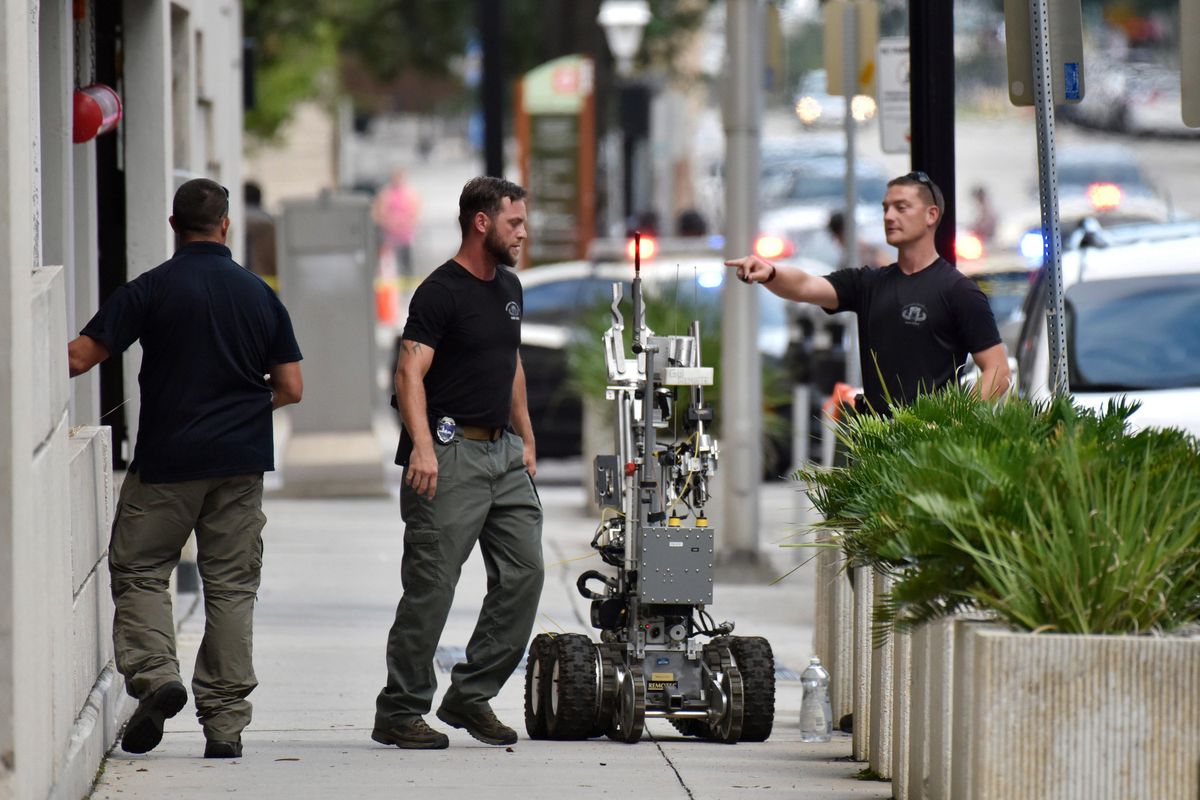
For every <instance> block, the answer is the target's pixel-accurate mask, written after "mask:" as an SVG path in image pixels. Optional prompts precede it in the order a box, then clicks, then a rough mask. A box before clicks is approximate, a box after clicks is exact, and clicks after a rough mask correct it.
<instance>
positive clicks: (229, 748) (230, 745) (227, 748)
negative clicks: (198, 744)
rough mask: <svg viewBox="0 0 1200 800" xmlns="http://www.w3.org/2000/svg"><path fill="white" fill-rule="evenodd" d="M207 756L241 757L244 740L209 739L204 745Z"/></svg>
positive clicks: (205, 755)
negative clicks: (224, 740) (223, 740)
mask: <svg viewBox="0 0 1200 800" xmlns="http://www.w3.org/2000/svg"><path fill="white" fill-rule="evenodd" d="M204 757H205V758H241V757H242V742H241V740H240V739H239V740H238V741H236V742H222V741H219V740H217V739H209V740H208V743H207V744H205V745H204Z"/></svg>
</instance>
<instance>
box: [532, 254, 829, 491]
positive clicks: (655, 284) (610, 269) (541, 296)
mask: <svg viewBox="0 0 1200 800" xmlns="http://www.w3.org/2000/svg"><path fill="white" fill-rule="evenodd" d="M621 244H623V243H618V245H621ZM657 244H658V246H659V247H660V250H659V252H658V253H657V254H656V255H655V256H654V257H653V258H649V259H643V262H642V281H643V288H644V290H645V292H646V294H647V297H649V298H657V299H660V300H665V301H667V302H668V303H671V304H676V303H677V304H679V305H680V306H691V307H696V306H698V307H700V308H708V309H710V313H709V314H707V315H706V316H707V317H708V318H709V319H710V320H716V319H718V318H719V309H720V289H721V286H722V284H723V283H724V281H725V280H727V279H728V274H729V271H730V270H729V268H728V267H725V266H724V264H723V259H722V256H721V255H720V253H719V252H714V251H713V250H711V249H709V248H708V247H707V246H706V245H705V242H704V240H699V241H694V242H693V241H685V240H679V241H677V242H671V241H668V240H660V241H658V242H657ZM785 263H795V264H799V265H800V266H801V267H802V268H803V269H806V270H809V271H813V272H815V273H818V274H821V273H824V272H828V271H829V269H830V267H829V266H828V265H827V264H824V263H821V262H816V261H812V260H807V259H804V260H799V261H797V260H795V259H793V260H789V261H785ZM517 275H518V277H519V278H520V279H521V284H522V288H523V290H524V295H525V312H524V318H523V321H522V326H521V339H522V342H521V361H522V364H523V365H524V368H525V377H526V388H527V392H528V396H529V410H530V416H531V417H532V418H533V420H534V424H535V426H536V428H537V441H538V454H539V455H542V456H545V457H547V458H563V457H570V456H575V455H579V454H580V452H581V440H582V427H583V407H582V400H581V398H580V397H579V395H578V393H577V392H576V390H575V389H574V388H573V386H572V384H571V381H570V380H569V372H568V363H567V355H568V349H569V347H570V345H571V343H572V342H573V341H575V340H576V338H577V337H580V336H586V335H590V332H589V325H588V322H589V321H588V317H587V315H589V314H594V315H599V316H600V319H598V320H596V319H593V320H591V322H592V323H593V325H592V327H595V326H596V324H601V325H602V324H603V323H604V322H606V321H607V314H608V312H607V310H606V305H607V302H608V301H609V299H610V298H611V297H612V285H613V283H614V282H620V283H621V284H622V287H623V296H624V298H625V300H624V302H623V304H622V307H621V308H622V312H623V313H624V316H625V325H626V328H627V329H628V328H629V327H630V326H631V325H632V323H633V320H632V307H631V304H630V297H631V286H632V281H633V264H632V260H631V259H630V258H629V257H628V256H627V255H626V254H625V252H624V248H623V247H618V248H613V247H609V248H608V249H607V250H605V249H604V247H603V243H601V247H600V248H599V249H598V250H597V251H596V252H595V255H594V257H593V258H592V259H590V260H588V261H569V262H563V263H559V264H546V265H542V266H538V267H532V268H530V269H525V270H521V271H519V272H518V273H517ZM758 297H759V329H758V341H757V344H758V349H759V352H761V353H762V355H763V358H764V360H765V361H766V362H767V363H768V364H770V365H774V366H776V367H778V368H779V369H785V368H786V364H785V361H786V358H787V354H788V348H789V344H790V338H791V328H790V325H789V318H788V303H787V302H786V301H785V300H783V299H782V298H779V297H777V296H775V295H773V294H771V293H770V292H765V291H764V292H759V294H758ZM689 323H690V319H683V318H681V319H680V320H679V329H678V330H673V331H669V332H671V333H682V332H684V331H685V330H686V326H687V325H688V324H689ZM662 332H664V333H667V332H668V331H662ZM596 358H597V359H600V358H602V354H601V351H600V346H599V342H598V341H597V342H596ZM780 413H781V414H784V415H785V416H786V415H787V414H790V408H786V409H785V408H781V409H780ZM785 439H786V437H781V438H780V441H779V443H778V444H779V450H780V452H779V455H778V458H777V459H776V460H781V459H782V460H786V459H789V458H790V452H788V449H789V446H790V443H789V442H787V441H785ZM787 466H788V464H787V463H780V464H772V465H770V466H769V468H768V472H770V473H771V474H779V473H780V472H781V471H782V470H784V469H786V468H787Z"/></svg>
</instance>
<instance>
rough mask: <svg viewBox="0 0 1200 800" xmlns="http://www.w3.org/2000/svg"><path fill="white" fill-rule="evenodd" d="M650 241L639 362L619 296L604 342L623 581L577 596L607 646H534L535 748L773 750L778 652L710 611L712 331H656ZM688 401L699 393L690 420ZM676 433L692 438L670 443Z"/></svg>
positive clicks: (593, 574) (612, 518) (602, 480)
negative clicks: (604, 739) (669, 729)
mask: <svg viewBox="0 0 1200 800" xmlns="http://www.w3.org/2000/svg"><path fill="white" fill-rule="evenodd" d="M638 239H639V241H638V242H637V244H636V245H635V248H634V253H635V261H634V280H633V324H634V330H633V351H634V357H633V358H628V357H627V356H626V353H625V343H624V335H623V334H624V328H625V325H624V319H623V317H622V315H621V311H620V302H621V299H622V298H621V294H622V292H621V284H619V283H617V284H614V286H613V302H612V325H611V327H609V329H608V331H607V332H606V333H605V334H604V358H605V361H606V362H607V365H608V389H607V391H606V398H607V399H608V400H610V401H612V402H613V404H614V405H615V407H616V408H615V427H616V437H615V443H614V444H615V448H616V454H615V455H602V456H598V457H597V458H596V462H595V482H596V500H597V503H598V504H599V506H600V511H601V523H600V526H599V529H598V530H597V532H596V535H595V536H594V537H593V539H592V547H593V548H595V549H596V550H598V551H599V553H600V557H601V558H602V559H603V561H604V563H606V564H608V565H609V566H611V567H615V569H616V574H615V575H604V574H602V573H600V572H598V571H595V570H589V571H588V572H585V573H584V574H583V575H581V576H580V577H579V580H578V582H577V583H576V585H577V587H578V588H579V591H580V593H581V594H582V595H583V596H584V597H585V598H588V599H590V600H591V601H592V609H591V617H592V625H593V626H594V627H596V628H597V629H599V630H600V641H599V642H593V641H592V640H591V639H590V638H589V637H587V636H585V635H583V634H574V633H568V634H557V635H554V634H539V635H538V636H537V637H535V638H534V640H533V642H532V643H531V644H530V647H529V658H528V662H527V665H526V671H525V727H526V729H527V731H528V732H529V735H530V737H532V738H534V739H587V738H590V737H593V736H601V735H607V736H608V737H609V738H612V739H616V740H618V741H623V742H630V743H632V742H636V741H638V740H639V739H640V738H641V737H642V731H643V729H644V726H645V721H646V720H647V719H653V718H656V717H657V718H661V719H669V720H670V721H671V724H672V725H674V726H675V727H676V728H677V729H678V730H679V731H680V732H681V733H683V734H686V735H690V736H699V737H704V738H708V739H716V740H718V741H722V742H729V743H735V742H739V741H750V742H756V741H757V742H760V741H763V740H765V739H766V738H767V737H768V736H770V734H771V726H772V724H773V721H774V716H775V661H774V656H773V655H772V653H771V646H770V644H768V642H767V640H766V639H763V638H761V637H745V636H731V635H730V633H731V632H732V630H733V623H731V622H724V623H722V624H720V625H715V624H714V623H713V620H712V617H710V616H709V615H708V613H707V612H706V611H705V607H706V606H708V605H709V604H710V603H711V602H712V596H713V536H714V529H713V528H711V527H710V526H709V524H708V519H706V517H705V514H704V507H705V506H706V505H707V503H708V499H709V482H710V481H711V480H712V479H713V475H714V473H715V472H716V467H717V454H718V453H717V442H716V440H715V439H713V438H712V436H711V435H710V434H709V433H708V432H707V430H706V427H707V426H708V425H709V424H710V423H711V422H712V409H711V408H709V407H707V406H705V404H704V388H703V387H705V386H709V385H711V384H712V368H711V367H705V366H701V364H700V323H699V322H693V323H692V326H691V330H690V331H689V333H688V334H687V335H686V336H656V335H655V334H654V332H653V331H651V330H650V329H649V328H647V327H646V321H645V307H644V305H643V302H642V280H641V259H640V253H641V246H640V237H638ZM677 391H685V392H686V394H687V399H686V406H685V407H684V408H683V410H682V415H680V409H679V408H677ZM671 429H674V430H680V429H682V436H681V437H679V438H678V439H677V440H675V441H667V440H666V439H667V438H668V437H666V435H665V434H666V431H668V430H671ZM660 430H661V431H663V432H664V433H663V434H662V435H661V436H660V434H659V431H660ZM671 438H674V437H671Z"/></svg>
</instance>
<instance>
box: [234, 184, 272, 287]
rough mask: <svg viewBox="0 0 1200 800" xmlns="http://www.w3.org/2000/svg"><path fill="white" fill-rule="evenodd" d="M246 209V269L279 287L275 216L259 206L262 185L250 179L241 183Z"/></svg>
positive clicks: (268, 283)
mask: <svg viewBox="0 0 1200 800" xmlns="http://www.w3.org/2000/svg"><path fill="white" fill-rule="evenodd" d="M242 198H243V200H244V201H245V209H246V263H245V267H246V269H248V270H250V271H251V272H253V273H254V274H255V275H257V276H258V277H260V278H262V279H263V280H264V281H266V282H267V285H268V286H270V287H271V288H272V289H274V290H275V291H279V278H278V276H277V269H278V267H277V265H276V263H275V262H276V259H275V218H274V217H272V216H271V215H270V214H268V213H267V211H266V209H265V208H263V206H262V189H261V188H260V187H259V185H258V184H257V183H255V182H254V181H246V183H244V184H242Z"/></svg>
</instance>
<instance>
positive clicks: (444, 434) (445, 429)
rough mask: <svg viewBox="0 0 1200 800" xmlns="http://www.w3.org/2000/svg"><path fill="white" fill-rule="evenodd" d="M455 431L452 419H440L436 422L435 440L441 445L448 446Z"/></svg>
mask: <svg viewBox="0 0 1200 800" xmlns="http://www.w3.org/2000/svg"><path fill="white" fill-rule="evenodd" d="M455 430H457V428H456V426H455V424H454V417H440V418H439V419H438V421H437V428H436V429H435V430H434V433H435V434H436V435H437V440H438V441H439V442H441V443H442V444H450V442H451V441H452V440H453V439H454V431H455Z"/></svg>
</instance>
